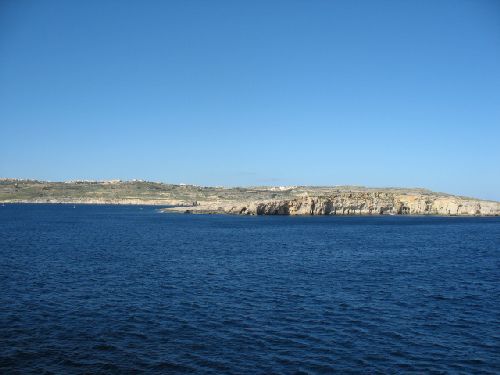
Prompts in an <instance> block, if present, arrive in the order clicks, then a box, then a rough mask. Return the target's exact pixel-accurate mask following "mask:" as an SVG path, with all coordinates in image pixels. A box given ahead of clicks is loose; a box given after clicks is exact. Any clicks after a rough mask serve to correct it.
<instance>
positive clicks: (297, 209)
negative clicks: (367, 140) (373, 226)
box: [219, 192, 500, 216]
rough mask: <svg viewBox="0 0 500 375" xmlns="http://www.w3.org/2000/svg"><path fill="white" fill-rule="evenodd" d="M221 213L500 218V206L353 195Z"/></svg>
mask: <svg viewBox="0 0 500 375" xmlns="http://www.w3.org/2000/svg"><path fill="white" fill-rule="evenodd" d="M219 209H220V211H222V212H226V213H232V214H242V215H384V214H393V215H488V216H492V215H500V203H498V202H491V201H480V200H474V199H467V198H461V197H456V196H439V195H420V194H419V195H408V194H395V193H386V192H351V193H339V194H335V195H330V196H320V197H298V198H294V199H290V200H278V201H266V202H250V203H248V204H238V205H231V206H226V207H219Z"/></svg>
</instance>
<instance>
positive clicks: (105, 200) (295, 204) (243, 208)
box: [0, 179, 500, 215]
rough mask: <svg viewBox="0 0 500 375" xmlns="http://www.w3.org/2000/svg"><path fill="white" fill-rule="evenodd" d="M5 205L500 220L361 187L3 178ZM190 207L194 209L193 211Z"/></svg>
mask: <svg viewBox="0 0 500 375" xmlns="http://www.w3.org/2000/svg"><path fill="white" fill-rule="evenodd" d="M0 202H3V203H73V204H76V203H89V204H90V203H92V204H148V205H164V206H176V207H174V208H169V211H175V212H186V211H187V212H191V213H232V214H250V215H253V214H256V215H260V214H265V215H273V214H282V215H352V214H355V215H365V214H366V215H369V214H437V215H498V214H500V203H498V202H491V201H482V200H478V199H473V198H465V197H457V196H453V195H449V194H444V193H434V192H431V191H429V190H425V189H401V188H366V187H360V186H331V187H328V186H323V187H322V186H289V187H286V186H282V187H235V188H224V187H203V186H194V185H174V184H164V183H159V182H148V181H141V180H133V181H119V180H111V181H69V182H47V181H37V180H18V179H0ZM187 207H189V208H187Z"/></svg>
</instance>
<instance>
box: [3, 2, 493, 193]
mask: <svg viewBox="0 0 500 375" xmlns="http://www.w3.org/2000/svg"><path fill="white" fill-rule="evenodd" d="M0 134H1V136H0V177H13V178H36V179H44V180H51V181H61V180H71V179H124V180H126V179H134V178H137V179H146V180H152V181H163V182H169V183H191V184H198V185H224V186H245V185H365V186H373V187H384V186H398V187H424V188H429V189H432V190H435V191H441V192H448V193H454V194H460V195H466V196H473V197H479V198H485V199H494V200H500V2H499V1H496V0H491V1H488V0H476V1H472V0H450V1H445V0H437V1H430V0H429V1H421V0H415V1H411V0H408V1H397V0H395V1H383V0H381V1H356V0H354V1H326V0H312V1H306V0H302V1H294V0H282V1H280V0H274V1H272V0H266V1H258V0H252V1H219V0H214V1H205V0H199V1H195V0H183V1H152V0H149V1H118V0H116V1H106V0H103V1H97V0H88V1H50V0H45V1H34V0H33V1H26V0H0Z"/></svg>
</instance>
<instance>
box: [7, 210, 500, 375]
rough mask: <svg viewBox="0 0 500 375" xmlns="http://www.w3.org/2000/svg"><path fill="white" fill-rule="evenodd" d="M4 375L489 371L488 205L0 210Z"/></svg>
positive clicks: (492, 268)
mask: <svg viewBox="0 0 500 375" xmlns="http://www.w3.org/2000/svg"><path fill="white" fill-rule="evenodd" d="M0 373H3V374H29V373H32V374H42V373H46V374H50V373H54V374H83V373H86V374H89V373H92V374H96V373H97V374H99V373H102V374H114V373H117V374H123V373H127V374H128V373H134V374H135V373H168V374H172V373H197V374H331V373H342V374H344V373H347V374H348V373H353V374H357V373H359V374H376V373H380V374H401V373H418V374H422V373H436V374H448V373H463V374H481V373H482V374H498V373H500V218H499V217H490V218H487V217H423V216H420V217H409V216H375V217H355V216H352V217H335V216H329V217H325V216H321V217H319V216H316V217H315V216H312V217H285V216H244V217H243V216H224V215H186V214H167V213H162V212H160V211H159V210H158V208H157V207H151V206H106V205H75V206H73V205H57V204H52V205H50V204H47V205H45V204H36V205H29V204H24V205H22V204H19V205H17V204H6V205H4V206H1V205H0Z"/></svg>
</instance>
